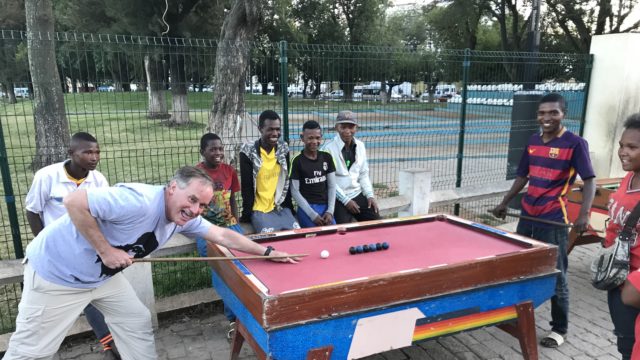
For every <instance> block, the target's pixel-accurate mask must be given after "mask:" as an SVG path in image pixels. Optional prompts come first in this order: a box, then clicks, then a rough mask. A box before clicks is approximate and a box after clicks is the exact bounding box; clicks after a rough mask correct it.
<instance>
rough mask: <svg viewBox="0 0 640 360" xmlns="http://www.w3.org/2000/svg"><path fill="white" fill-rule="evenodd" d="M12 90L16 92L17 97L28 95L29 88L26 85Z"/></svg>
mask: <svg viewBox="0 0 640 360" xmlns="http://www.w3.org/2000/svg"><path fill="white" fill-rule="evenodd" d="M13 92H14V93H15V94H16V97H19V98H28V97H29V88H26V87H19V88H13Z"/></svg>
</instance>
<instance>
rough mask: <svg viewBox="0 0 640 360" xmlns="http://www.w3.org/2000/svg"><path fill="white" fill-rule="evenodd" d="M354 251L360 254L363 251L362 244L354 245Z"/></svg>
mask: <svg viewBox="0 0 640 360" xmlns="http://www.w3.org/2000/svg"><path fill="white" fill-rule="evenodd" d="M356 252H357V253H358V254H362V253H363V252H364V249H363V248H362V246H360V245H358V246H356Z"/></svg>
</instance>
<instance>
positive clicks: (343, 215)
mask: <svg viewBox="0 0 640 360" xmlns="http://www.w3.org/2000/svg"><path fill="white" fill-rule="evenodd" d="M351 200H353V201H355V202H356V204H358V206H360V213H359V214H352V213H350V212H349V210H347V208H346V207H345V206H344V205H343V204H342V203H341V202H340V201H338V200H336V208H335V210H334V214H333V218H334V219H335V220H336V224H346V223H350V222H352V221H353V219H354V218H355V219H356V220H357V221H367V220H378V219H380V214H378V213H377V212H375V211H374V210H373V208H369V207H368V206H369V201H368V200H367V198H366V197H365V196H364V195H362V193H360V194H358V196H356V197H355V198H353V199H351Z"/></svg>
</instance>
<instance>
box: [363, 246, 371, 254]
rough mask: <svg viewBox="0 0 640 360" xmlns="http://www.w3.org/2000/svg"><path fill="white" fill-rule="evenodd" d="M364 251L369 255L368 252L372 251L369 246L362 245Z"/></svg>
mask: <svg viewBox="0 0 640 360" xmlns="http://www.w3.org/2000/svg"><path fill="white" fill-rule="evenodd" d="M362 250H363V251H364V252H366V253H368V252H369V251H370V249H369V245H367V244H364V245H362Z"/></svg>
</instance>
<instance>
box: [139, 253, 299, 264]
mask: <svg viewBox="0 0 640 360" xmlns="http://www.w3.org/2000/svg"><path fill="white" fill-rule="evenodd" d="M305 256H309V254H290V255H287V256H263V255H249V256H214V257H172V258H134V259H131V260H132V261H133V262H134V263H135V262H192V261H196V262H197V261H229V260H266V259H286V258H297V257H305Z"/></svg>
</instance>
